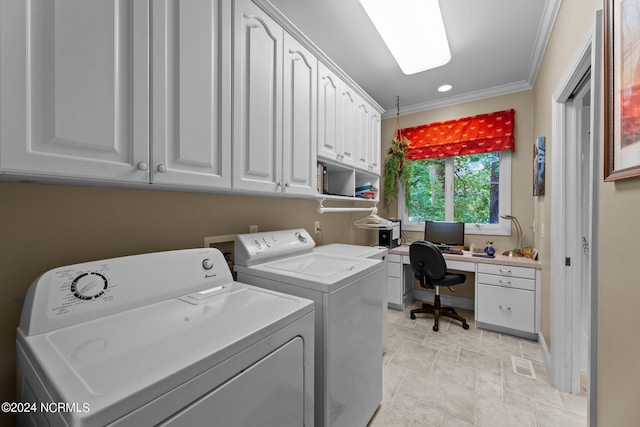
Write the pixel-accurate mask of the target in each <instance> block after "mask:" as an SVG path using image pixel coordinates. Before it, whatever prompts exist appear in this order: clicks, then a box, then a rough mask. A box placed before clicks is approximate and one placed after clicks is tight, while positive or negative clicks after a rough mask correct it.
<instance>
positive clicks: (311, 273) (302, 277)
mask: <svg viewBox="0 0 640 427" xmlns="http://www.w3.org/2000/svg"><path fill="white" fill-rule="evenodd" d="M381 267H382V263H381V262H380V261H378V260H373V259H367V258H356V257H345V256H339V255H334V254H324V253H310V254H305V255H299V256H295V257H290V258H285V259H283V260H278V261H272V262H268V263H265V264H259V265H255V266H253V267H242V266H235V269H236V271H238V272H239V273H246V274H250V275H254V276H259V277H264V278H267V279H272V280H277V281H280V282H286V283H289V284H292V285H296V286H302V287H305V288H309V289H314V290H318V291H321V292H332V291H334V290H336V289H338V288H341V287H342V286H344V285H346V284H348V283H350V282H353V281H354V280H357V279H360V278H361V277H364V276H365V275H367V274H368V273H370V272H372V271H374V270H375V269H377V268H381Z"/></svg>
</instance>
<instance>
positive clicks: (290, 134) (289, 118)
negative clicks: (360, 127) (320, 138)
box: [282, 33, 318, 195]
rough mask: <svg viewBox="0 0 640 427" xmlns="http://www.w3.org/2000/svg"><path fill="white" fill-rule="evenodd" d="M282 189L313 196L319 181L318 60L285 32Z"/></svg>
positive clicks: (289, 192)
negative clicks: (317, 151) (317, 153)
mask: <svg viewBox="0 0 640 427" xmlns="http://www.w3.org/2000/svg"><path fill="white" fill-rule="evenodd" d="M283 74H284V87H283V93H284V101H283V109H284V126H283V133H284V135H283V144H284V145H283V150H282V153H283V171H282V176H283V182H284V187H283V191H284V192H285V193H288V194H309V195H314V194H315V193H316V191H317V187H316V181H317V174H316V171H317V170H316V168H315V167H314V166H315V163H316V146H317V123H318V111H317V99H318V96H317V91H318V84H317V83H318V60H317V59H316V57H315V56H313V55H312V54H311V52H309V51H308V50H307V49H305V48H304V47H303V46H302V44H300V43H299V42H298V41H296V40H295V39H294V38H293V37H291V36H290V35H289V34H288V33H285V35H284V72H283Z"/></svg>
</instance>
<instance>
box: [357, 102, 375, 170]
mask: <svg viewBox="0 0 640 427" xmlns="http://www.w3.org/2000/svg"><path fill="white" fill-rule="evenodd" d="M370 108H371V107H369V104H367V103H366V102H364V101H363V100H361V99H359V98H358V104H357V108H356V134H355V141H356V167H357V168H358V169H362V170H365V171H368V170H369V145H370V144H369V133H370V130H371V127H370V118H369V113H370Z"/></svg>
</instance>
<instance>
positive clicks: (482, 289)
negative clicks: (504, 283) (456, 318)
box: [477, 284, 535, 333]
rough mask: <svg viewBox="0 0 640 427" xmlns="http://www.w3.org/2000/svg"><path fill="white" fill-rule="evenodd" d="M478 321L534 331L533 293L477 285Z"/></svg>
mask: <svg viewBox="0 0 640 427" xmlns="http://www.w3.org/2000/svg"><path fill="white" fill-rule="evenodd" d="M477 320H478V322H483V323H487V324H491V325H496V326H502V327H505V328H511V329H515V330H519V331H525V332H532V333H534V332H535V293H534V292H531V291H525V290H522V289H511V288H503V287H500V286H491V285H483V284H480V285H478V312H477Z"/></svg>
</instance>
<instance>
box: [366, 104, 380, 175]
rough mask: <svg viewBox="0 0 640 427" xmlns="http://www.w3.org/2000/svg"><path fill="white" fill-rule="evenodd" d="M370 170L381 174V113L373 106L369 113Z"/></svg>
mask: <svg viewBox="0 0 640 427" xmlns="http://www.w3.org/2000/svg"><path fill="white" fill-rule="evenodd" d="M368 149H369V156H368V158H369V172H371V173H374V174H376V175H380V157H381V153H380V150H381V149H382V148H381V140H380V113H378V112H377V111H375V110H374V109H373V108H371V110H370V114H369V144H368Z"/></svg>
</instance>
